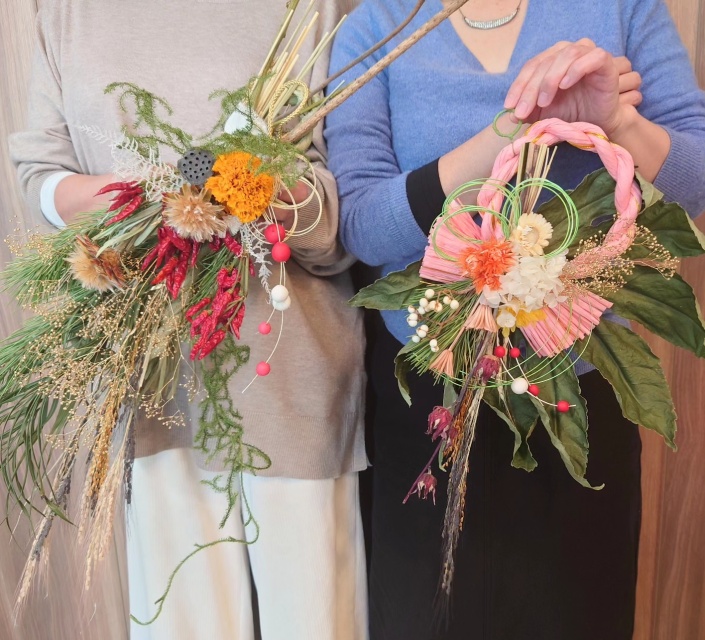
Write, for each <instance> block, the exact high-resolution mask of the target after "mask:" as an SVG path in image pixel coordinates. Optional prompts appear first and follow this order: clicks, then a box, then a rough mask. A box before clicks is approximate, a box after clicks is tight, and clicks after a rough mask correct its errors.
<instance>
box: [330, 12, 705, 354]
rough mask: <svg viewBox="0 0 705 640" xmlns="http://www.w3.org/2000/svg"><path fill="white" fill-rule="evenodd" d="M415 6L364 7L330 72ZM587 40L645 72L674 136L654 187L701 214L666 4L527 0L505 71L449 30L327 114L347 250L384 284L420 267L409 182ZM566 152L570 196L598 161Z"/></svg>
mask: <svg viewBox="0 0 705 640" xmlns="http://www.w3.org/2000/svg"><path fill="white" fill-rule="evenodd" d="M413 4H414V3H413V2H410V1H404V0H364V1H363V2H362V4H361V5H360V7H359V8H358V9H357V10H356V11H355V12H353V14H352V15H351V16H350V17H349V18H348V20H347V21H346V22H345V24H344V25H343V27H342V30H341V31H340V33H339V34H338V37H337V39H336V41H335V44H334V48H333V55H332V60H331V71H336V70H338V69H340V68H342V67H344V66H345V65H346V64H347V63H348V62H350V61H351V60H353V59H354V58H356V57H357V56H358V55H360V54H361V53H362V52H364V51H365V50H367V49H368V48H369V47H370V46H372V45H373V44H374V43H376V42H377V41H379V40H380V39H382V37H384V35H386V34H387V33H389V32H390V31H391V30H392V29H393V28H394V27H395V26H396V25H398V24H399V23H400V22H402V20H403V19H404V18H405V17H406V16H407V15H408V13H409V12H410V10H411V7H412V5H413ZM441 8H442V5H441V2H440V0H428V1H427V2H426V4H425V5H424V8H422V9H421V12H420V13H419V15H417V16H416V18H415V19H414V21H413V22H412V23H411V24H410V25H409V26H408V27H407V28H406V29H405V31H404V32H403V33H402V34H400V36H398V37H397V38H396V39H395V40H394V41H393V42H391V43H389V44H388V45H387V46H386V47H384V48H383V49H382V50H381V51H380V52H378V53H377V54H376V55H375V56H374V57H373V58H372V59H370V60H368V61H366V62H364V63H361V64H360V65H358V66H357V67H356V68H354V69H353V70H351V71H350V72H348V73H346V74H345V76H344V79H345V80H346V81H350V80H352V79H354V78H356V77H357V76H359V75H360V74H361V73H362V72H364V70H365V69H367V68H369V66H371V65H372V64H374V62H375V61H376V60H378V59H379V58H380V57H382V56H383V55H384V54H385V53H387V52H388V51H389V50H390V47H393V46H394V45H395V44H396V43H398V42H399V41H400V39H401V38H404V37H406V36H407V35H409V33H411V31H412V30H413V29H415V28H417V27H418V26H420V25H421V24H422V23H423V22H425V21H426V20H428V19H429V18H430V17H431V16H432V15H433V14H435V13H436V12H437V11H440V10H441ZM583 37H588V38H591V39H592V40H594V41H595V42H596V43H597V45H598V46H600V47H603V48H604V49H606V50H607V51H609V52H610V53H612V54H613V55H626V56H627V57H628V58H629V59H630V60H631V62H632V65H633V67H634V69H635V70H636V71H638V72H639V73H640V74H641V75H642V78H643V85H642V92H643V96H644V101H643V103H642V105H641V107H640V108H639V111H640V112H641V114H642V115H643V116H644V117H646V118H648V119H649V120H651V121H653V122H655V123H657V124H660V125H662V126H663V127H664V128H665V129H666V130H667V131H668V133H669V134H670V136H671V151H670V153H669V156H668V158H667V159H666V162H665V163H664V165H663V167H662V169H661V171H660V173H659V175H658V177H657V179H656V181H655V185H656V187H657V188H658V189H660V190H661V191H663V192H664V193H665V195H666V198H667V199H669V200H674V201H677V202H679V203H680V204H681V205H682V206H683V207H684V208H685V209H686V210H687V211H688V212H689V213H690V214H691V215H697V214H699V213H700V212H701V211H703V210H705V94H704V93H703V92H702V91H700V90H699V89H698V86H697V82H696V79H695V77H694V74H693V70H692V67H691V65H690V62H689V60H688V55H687V52H686V51H685V49H684V47H683V44H682V43H681V40H680V38H679V36H678V34H677V32H676V29H675V26H674V24H673V21H672V20H671V17H670V15H669V14H668V10H667V8H666V7H665V5H664V4H663V2H662V0H594V1H593V2H575V0H530V2H529V4H528V12H527V15H526V18H525V22H524V25H523V27H522V31H521V34H520V36H519V40H518V42H517V45H516V49H515V51H514V53H513V55H512V59H511V62H510V64H509V69H508V70H507V72H506V73H501V74H489V73H487V72H485V71H484V69H483V68H482V66H481V65H480V63H479V62H478V60H477V59H476V58H475V57H474V56H473V55H472V54H471V53H470V52H469V51H468V49H467V48H466V47H465V45H464V44H463V43H462V41H461V40H460V38H459V37H458V35H457V33H456V32H455V30H454V29H453V26H452V25H451V24H450V23H449V22H448V21H446V22H444V23H443V24H441V25H440V26H439V27H438V28H437V29H436V30H434V31H433V32H432V33H431V34H429V35H428V36H426V38H424V39H423V40H421V42H419V43H418V44H417V45H415V46H414V47H413V48H412V49H411V50H410V51H408V52H407V53H406V54H405V55H404V56H402V57H401V58H400V59H398V60H397V61H396V62H394V63H393V64H392V65H391V66H390V67H389V68H388V69H387V70H386V72H384V73H383V74H381V75H380V76H378V77H377V78H375V79H374V80H373V81H372V82H370V83H369V84H368V85H366V86H365V87H363V88H362V89H361V90H360V91H359V92H358V93H357V94H355V95H354V96H353V97H352V98H350V99H349V100H348V101H347V102H345V103H344V104H343V105H342V106H341V107H340V108H338V109H337V110H336V111H334V112H333V113H332V114H331V115H330V116H329V117H328V122H327V125H326V138H327V142H328V151H329V166H330V169H331V170H332V171H333V174H334V175H335V177H336V178H337V181H338V189H339V194H340V198H341V222H340V234H341V236H342V240H343V244H344V245H345V246H346V248H347V249H348V250H349V251H350V252H351V253H352V254H354V255H355V256H357V257H358V258H359V259H360V260H362V261H363V262H365V263H366V264H368V265H373V266H378V267H381V270H382V273H383V274H385V275H386V274H387V273H389V272H390V271H396V270H399V269H403V268H405V267H406V266H407V265H408V264H410V263H411V262H414V261H415V260H418V259H420V258H421V256H422V255H423V251H424V248H425V247H426V241H427V240H426V235H425V234H424V233H423V232H422V231H421V229H420V228H419V225H418V224H417V222H416V220H415V219H414V216H413V214H412V212H411V208H410V206H409V201H408V198H407V192H406V178H407V175H408V173H409V172H410V171H412V170H414V169H417V168H419V167H421V166H423V165H425V164H427V163H429V162H431V161H433V160H435V159H436V158H438V157H440V156H442V155H444V154H445V153H447V152H449V151H450V150H452V149H454V148H455V147H457V146H458V145H460V144H462V143H463V142H465V141H466V140H468V139H469V138H471V137H473V136H474V135H476V134H477V133H478V132H480V131H481V130H482V129H484V128H485V127H486V126H487V125H488V124H490V123H491V122H492V119H493V118H494V116H495V115H496V114H497V112H498V111H500V110H501V109H502V105H503V102H504V98H505V96H506V93H507V90H508V89H509V87H510V85H511V83H512V81H513V80H514V78H515V77H516V75H517V74H518V72H519V71H520V70H521V68H522V66H523V65H524V63H525V62H526V61H528V60H529V59H530V58H532V57H533V56H535V55H537V54H539V53H541V52H542V51H544V50H545V49H548V48H549V47H550V46H552V45H553V44H555V43H556V42H558V41H560V40H570V41H575V40H579V39H580V38H583ZM563 147H565V148H561V149H560V151H559V156H557V158H556V162H555V163H554V169H553V170H552V173H551V179H552V180H554V181H555V182H557V183H558V184H560V185H561V186H562V187H564V188H566V189H572V188H574V187H575V186H576V185H577V184H578V183H579V182H580V181H581V180H582V179H583V178H584V177H585V176H586V175H587V174H588V173H590V172H591V171H594V170H595V169H597V168H599V167H600V166H601V165H600V160H599V158H598V157H597V155H596V154H593V153H589V152H586V151H580V150H578V149H574V148H572V147H569V146H568V145H563ZM439 213H440V211H439ZM383 315H384V319H385V322H386V324H387V327H388V328H389V330H390V331H391V332H392V333H393V334H394V335H395V336H396V337H397V338H398V339H399V340H400V341H401V342H406V341H407V340H408V337H409V335H410V330H409V327H408V325H407V324H406V321H405V312H404V311H401V312H396V311H394V312H383Z"/></svg>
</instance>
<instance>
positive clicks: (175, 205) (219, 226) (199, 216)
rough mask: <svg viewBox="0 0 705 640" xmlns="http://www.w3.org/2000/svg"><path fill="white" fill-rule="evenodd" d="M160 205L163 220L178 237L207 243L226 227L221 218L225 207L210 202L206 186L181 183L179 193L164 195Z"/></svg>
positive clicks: (221, 233)
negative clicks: (204, 187)
mask: <svg viewBox="0 0 705 640" xmlns="http://www.w3.org/2000/svg"><path fill="white" fill-rule="evenodd" d="M164 205H165V206H164V221H165V222H166V224H167V225H168V226H170V227H171V228H172V229H174V231H176V233H177V234H179V236H181V237H182V238H186V239H188V240H195V241H196V242H210V241H211V240H212V239H213V238H214V237H215V236H219V235H220V236H222V235H223V234H224V233H225V231H226V229H227V226H226V224H225V222H224V221H223V220H222V219H221V218H222V217H223V216H224V215H225V210H224V209H223V207H222V206H220V205H219V204H214V203H213V202H211V194H210V192H209V191H208V190H206V189H200V190H198V189H196V188H194V187H192V186H191V185H188V184H187V185H184V186H183V188H182V189H181V191H180V192H177V193H170V194H169V195H168V196H166V198H165V199H164Z"/></svg>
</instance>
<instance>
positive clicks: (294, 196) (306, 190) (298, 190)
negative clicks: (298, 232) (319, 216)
mask: <svg viewBox="0 0 705 640" xmlns="http://www.w3.org/2000/svg"><path fill="white" fill-rule="evenodd" d="M310 194H311V188H310V187H309V186H308V184H307V183H305V182H301V181H299V182H297V183H296V184H295V185H294V186H293V187H292V188H291V189H281V190H280V191H279V194H278V195H277V198H278V199H279V200H281V201H282V202H286V203H287V204H294V203H300V202H305V201H306V199H307V198H308V197H309V195H310ZM272 209H273V210H274V215H275V217H276V219H277V222H279V223H280V224H283V225H284V228H286V229H289V228H290V227H291V225H292V223H293V222H294V211H293V210H292V209H282V208H280V207H272Z"/></svg>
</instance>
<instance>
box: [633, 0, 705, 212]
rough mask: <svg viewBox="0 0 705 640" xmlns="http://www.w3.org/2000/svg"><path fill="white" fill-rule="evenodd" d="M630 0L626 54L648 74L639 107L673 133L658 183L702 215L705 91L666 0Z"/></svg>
mask: <svg viewBox="0 0 705 640" xmlns="http://www.w3.org/2000/svg"><path fill="white" fill-rule="evenodd" d="M626 4H628V6H629V7H630V8H631V15H630V16H627V17H626V20H627V23H626V24H628V37H627V47H626V55H627V57H628V58H629V59H630V60H631V62H632V66H633V67H634V69H635V70H636V71H638V72H639V73H640V74H641V76H642V79H643V83H642V93H643V96H644V101H643V103H642V105H641V107H640V108H639V111H640V113H641V115H643V116H644V117H645V118H647V119H648V120H651V121H652V122H654V123H656V124H658V125H661V126H662V127H663V128H664V129H665V130H666V131H667V132H668V134H669V135H670V137H671V149H670V152H669V154H668V157H667V158H666V161H665V162H664V164H663V166H662V167H661V170H660V172H659V174H658V176H657V177H656V180H655V181H654V184H655V186H656V187H657V188H658V189H659V190H660V191H662V192H663V193H664V194H665V196H666V198H667V199H668V200H672V201H676V202H678V203H679V204H680V205H681V206H683V208H684V209H686V211H688V213H689V214H690V215H691V216H697V215H698V214H700V213H702V212H703V211H705V93H703V91H702V90H700V89H699V88H698V83H697V80H696V78H695V75H694V73H693V67H692V65H691V63H690V60H689V58H688V53H687V51H686V49H685V47H684V46H683V43H682V42H681V39H680V37H679V35H678V32H677V31H676V27H675V24H674V23H673V20H672V19H671V16H670V14H669V13H668V9H667V7H666V5H665V4H664V3H663V0H639V1H637V2H630V3H626Z"/></svg>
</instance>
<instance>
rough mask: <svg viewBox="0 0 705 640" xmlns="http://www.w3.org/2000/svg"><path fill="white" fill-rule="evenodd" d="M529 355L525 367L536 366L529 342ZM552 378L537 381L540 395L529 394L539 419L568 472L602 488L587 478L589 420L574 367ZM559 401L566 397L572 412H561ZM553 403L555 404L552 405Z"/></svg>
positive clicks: (588, 485)
mask: <svg viewBox="0 0 705 640" xmlns="http://www.w3.org/2000/svg"><path fill="white" fill-rule="evenodd" d="M526 349H527V357H528V358H529V361H528V362H526V363H525V370H529V371H530V370H532V369H537V368H538V367H537V364H538V362H537V358H538V357H537V356H536V354H535V353H534V352H533V350H532V349H531V347H530V346H529V345H528V344H527V345H526ZM552 375H554V376H555V377H553V378H551V379H550V380H539V381H537V384H538V385H539V388H540V398H541V400H543V401H544V402H546V403H548V404H547V405H546V404H543V403H542V402H541V401H540V400H539V399H538V398H534V397H533V396H530V399H531V401H532V402H533V403H534V406H535V407H536V410H537V411H538V414H539V418H540V419H541V422H542V423H543V425H544V427H545V428H546V431H548V435H549V437H550V438H551V443H552V444H553V446H554V447H555V448H556V449H557V450H558V453H559V454H560V456H561V458H562V459H563V463H564V464H565V466H566V469H568V473H570V475H571V476H572V477H573V478H574V479H575V480H576V481H577V482H579V483H580V484H581V485H582V486H584V487H587V488H589V489H593V488H596V489H601V488H602V487H601V486H600V487H592V486H591V485H590V483H589V482H588V481H587V480H586V478H585V473H586V471H587V463H588V450H589V448H590V447H589V444H588V419H587V405H586V403H585V398H583V397H582V396H581V395H580V383H579V382H578V376H576V375H575V371H574V370H573V368H572V367H569V368H567V369H565V370H562V371H561V372H560V373H559V375H555V374H552ZM560 400H567V401H568V402H569V403H570V405H571V408H570V411H568V412H566V413H560V412H559V411H558V410H557V408H556V407H555V405H556V404H558V402H559V401H560ZM551 405H553V406H551Z"/></svg>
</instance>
